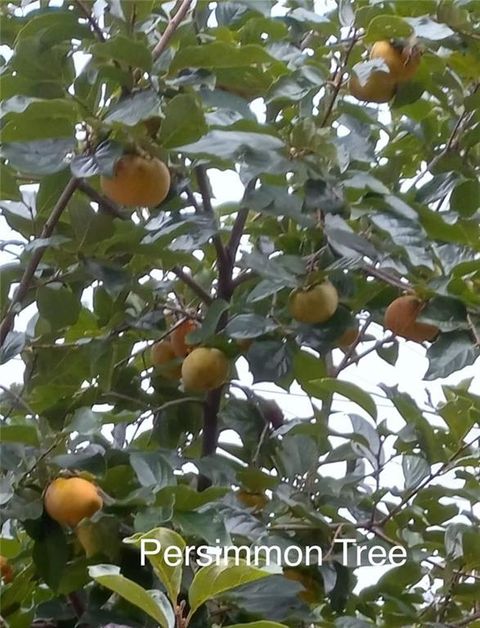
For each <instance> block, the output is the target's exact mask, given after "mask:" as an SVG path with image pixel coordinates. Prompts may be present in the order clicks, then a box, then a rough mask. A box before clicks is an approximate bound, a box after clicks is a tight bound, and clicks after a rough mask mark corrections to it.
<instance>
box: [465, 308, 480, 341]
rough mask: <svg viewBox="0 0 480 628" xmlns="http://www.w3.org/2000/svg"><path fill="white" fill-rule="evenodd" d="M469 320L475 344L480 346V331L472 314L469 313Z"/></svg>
mask: <svg viewBox="0 0 480 628" xmlns="http://www.w3.org/2000/svg"><path fill="white" fill-rule="evenodd" d="M467 322H468V325H469V327H470V329H471V331H472V334H473V337H474V338H475V345H476V346H477V347H480V332H479V331H478V329H477V327H476V325H475V323H474V322H473V318H472V315H471V314H467Z"/></svg>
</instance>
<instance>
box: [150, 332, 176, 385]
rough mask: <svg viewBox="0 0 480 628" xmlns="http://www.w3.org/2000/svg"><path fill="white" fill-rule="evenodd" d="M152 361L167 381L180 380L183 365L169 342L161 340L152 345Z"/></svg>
mask: <svg viewBox="0 0 480 628" xmlns="http://www.w3.org/2000/svg"><path fill="white" fill-rule="evenodd" d="M150 360H151V362H152V364H153V366H155V367H156V368H158V369H159V370H160V372H161V374H162V375H163V376H164V377H166V378H167V379H180V376H181V374H182V365H181V364H179V360H178V356H177V355H176V353H175V350H174V348H173V346H172V343H171V342H169V341H168V340H160V341H159V342H156V343H155V344H153V345H152V348H151V349H150Z"/></svg>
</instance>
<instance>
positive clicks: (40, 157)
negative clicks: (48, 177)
mask: <svg viewBox="0 0 480 628" xmlns="http://www.w3.org/2000/svg"><path fill="white" fill-rule="evenodd" d="M73 148H74V142H73V138H70V137H69V138H61V139H55V140H38V141H34V142H12V143H10V144H4V145H3V146H2V149H1V154H2V156H3V157H5V158H6V159H8V161H9V163H10V164H11V165H12V166H13V167H15V168H18V170H20V171H21V172H25V173H28V174H39V175H44V174H52V173H54V172H59V171H60V170H63V169H64V168H66V167H67V165H68V162H67V155H68V154H69V153H71V152H72V151H73Z"/></svg>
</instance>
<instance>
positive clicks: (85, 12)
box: [74, 0, 106, 42]
mask: <svg viewBox="0 0 480 628" xmlns="http://www.w3.org/2000/svg"><path fill="white" fill-rule="evenodd" d="M74 3H75V4H76V5H77V7H78V8H79V9H80V11H81V12H82V13H83V15H84V16H85V17H86V19H87V21H88V23H89V24H90V26H91V28H92V30H93V32H94V33H95V35H96V36H97V37H98V39H99V40H100V41H101V42H104V41H106V37H105V35H104V34H103V31H102V29H101V28H100V26H99V25H98V22H97V20H96V19H95V18H94V17H93V15H92V14H91V12H90V11H89V9H88V7H86V6H85V4H84V3H83V0H74Z"/></svg>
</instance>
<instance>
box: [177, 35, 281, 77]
mask: <svg viewBox="0 0 480 628" xmlns="http://www.w3.org/2000/svg"><path fill="white" fill-rule="evenodd" d="M272 62H275V59H274V58H273V57H271V56H270V55H269V54H268V52H267V51H266V50H265V49H264V48H262V46H257V45H256V44H245V45H243V46H241V47H239V46H233V45H231V44H227V43H224V42H220V41H217V42H213V43H211V44H205V45H203V46H185V47H183V48H180V50H179V51H178V52H177V54H176V55H175V57H174V58H173V61H172V63H171V64H170V74H174V73H176V72H178V71H179V70H182V69H184V68H236V67H241V66H251V65H255V64H263V63H272Z"/></svg>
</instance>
